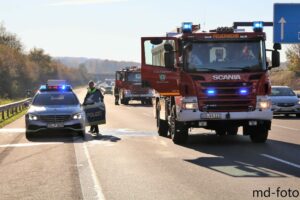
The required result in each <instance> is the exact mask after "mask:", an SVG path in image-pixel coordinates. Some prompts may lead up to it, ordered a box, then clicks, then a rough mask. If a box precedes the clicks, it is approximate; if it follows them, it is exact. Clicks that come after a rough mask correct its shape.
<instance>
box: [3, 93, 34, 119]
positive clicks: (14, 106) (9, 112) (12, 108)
mask: <svg viewBox="0 0 300 200" xmlns="http://www.w3.org/2000/svg"><path fill="white" fill-rule="evenodd" d="M31 100H32V99H31V98H27V99H24V100H22V101H18V102H14V103H10V104H5V105H0V122H1V121H5V120H6V119H8V118H10V117H12V116H14V115H16V114H18V113H20V112H22V111H23V110H24V109H25V108H27V107H28V106H29V104H30V102H31Z"/></svg>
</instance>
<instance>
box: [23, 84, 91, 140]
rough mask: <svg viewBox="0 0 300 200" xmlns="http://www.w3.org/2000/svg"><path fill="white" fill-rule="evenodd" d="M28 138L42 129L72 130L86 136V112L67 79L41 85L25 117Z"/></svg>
mask: <svg viewBox="0 0 300 200" xmlns="http://www.w3.org/2000/svg"><path fill="white" fill-rule="evenodd" d="M25 122H26V138H27V139H29V138H31V137H32V136H34V135H35V134H36V133H37V132H39V131H42V130H55V131H57V130H60V131H61V130H71V131H75V132H77V133H78V134H79V135H81V136H83V137H84V136H85V113H84V111H83V109H82V108H81V105H80V102H79V100H78V98H77V96H76V94H75V93H74V92H73V91H72V88H71V86H70V85H66V84H65V81H60V80H49V81H48V83H47V84H46V85H41V87H40V89H39V91H38V92H37V94H36V95H35V96H34V98H33V100H32V104H31V106H30V108H29V110H28V112H27V114H26V117H25Z"/></svg>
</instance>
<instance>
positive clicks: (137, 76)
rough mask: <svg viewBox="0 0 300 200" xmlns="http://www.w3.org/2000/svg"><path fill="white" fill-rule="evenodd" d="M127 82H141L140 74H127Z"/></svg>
mask: <svg viewBox="0 0 300 200" xmlns="http://www.w3.org/2000/svg"><path fill="white" fill-rule="evenodd" d="M127 81H129V82H141V73H135V72H134V73H128V75H127Z"/></svg>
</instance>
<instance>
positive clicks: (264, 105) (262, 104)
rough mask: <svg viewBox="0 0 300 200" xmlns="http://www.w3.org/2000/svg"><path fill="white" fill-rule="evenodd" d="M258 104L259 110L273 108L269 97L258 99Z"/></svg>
mask: <svg viewBox="0 0 300 200" xmlns="http://www.w3.org/2000/svg"><path fill="white" fill-rule="evenodd" d="M256 102H257V103H256V108H257V109H262V110H267V109H270V108H271V106H272V102H271V99H269V98H268V97H257V101H256Z"/></svg>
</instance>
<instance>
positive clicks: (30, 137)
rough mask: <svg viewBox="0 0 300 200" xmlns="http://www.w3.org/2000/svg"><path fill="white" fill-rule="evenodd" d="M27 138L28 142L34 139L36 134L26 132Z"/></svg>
mask: <svg viewBox="0 0 300 200" xmlns="http://www.w3.org/2000/svg"><path fill="white" fill-rule="evenodd" d="M25 136H26V139H27V140H30V139H32V138H33V137H34V134H33V133H30V132H27V131H26V132H25Z"/></svg>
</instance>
